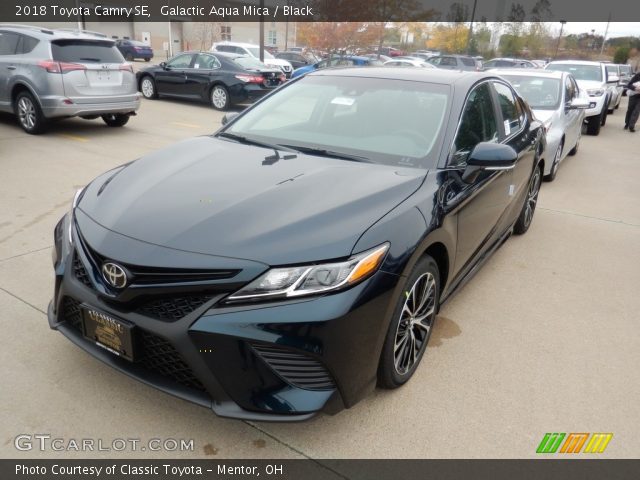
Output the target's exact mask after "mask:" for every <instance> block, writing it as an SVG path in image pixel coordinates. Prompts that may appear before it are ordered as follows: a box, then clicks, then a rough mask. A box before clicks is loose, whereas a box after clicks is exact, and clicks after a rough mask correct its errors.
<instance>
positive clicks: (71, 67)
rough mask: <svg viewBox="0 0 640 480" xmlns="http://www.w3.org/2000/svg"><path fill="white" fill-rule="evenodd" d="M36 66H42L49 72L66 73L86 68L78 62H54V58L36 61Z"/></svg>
mask: <svg viewBox="0 0 640 480" xmlns="http://www.w3.org/2000/svg"><path fill="white" fill-rule="evenodd" d="M38 66H39V67H42V68H44V69H45V70H46V71H47V72H49V73H67V72H73V71H75V70H86V69H87V67H85V66H84V65H81V64H80V63H69V62H56V61H54V60H42V61H40V62H38Z"/></svg>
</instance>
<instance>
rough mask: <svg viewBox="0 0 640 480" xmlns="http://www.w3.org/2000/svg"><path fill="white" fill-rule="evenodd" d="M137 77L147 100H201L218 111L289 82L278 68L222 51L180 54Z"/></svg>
mask: <svg viewBox="0 0 640 480" xmlns="http://www.w3.org/2000/svg"><path fill="white" fill-rule="evenodd" d="M136 78H137V84H138V88H139V90H140V91H141V92H142V95H144V97H145V98H158V96H160V95H166V96H169V97H178V98H185V99H193V100H202V101H205V102H208V103H210V104H211V106H212V107H213V108H215V109H216V110H226V109H227V108H229V107H230V106H231V105H235V104H238V103H245V102H253V101H255V100H257V99H258V98H260V97H262V96H264V95H266V94H267V93H269V92H271V91H272V90H274V89H275V88H277V87H278V86H280V85H281V84H282V83H283V82H285V81H286V78H285V76H284V73H282V71H281V70H280V69H278V68H273V67H267V66H266V65H264V64H263V63H261V62H260V61H259V60H257V59H255V58H253V57H249V56H247V55H237V54H233V53H222V52H215V53H214V52H184V53H180V54H178V55H176V56H175V57H173V58H172V59H171V60H169V61H168V62H166V63H165V62H162V63H161V64H160V65H156V66H153V67H149V68H145V69H144V70H141V71H139V72H138V73H137V74H136Z"/></svg>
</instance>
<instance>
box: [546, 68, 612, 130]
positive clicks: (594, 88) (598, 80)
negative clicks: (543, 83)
mask: <svg viewBox="0 0 640 480" xmlns="http://www.w3.org/2000/svg"><path fill="white" fill-rule="evenodd" d="M545 69H546V70H557V71H562V72H569V73H571V74H572V75H573V77H574V78H575V79H576V81H577V82H578V86H579V87H580V90H584V91H586V92H587V94H588V95H589V100H590V105H589V108H588V109H587V110H586V111H585V119H586V122H587V133H588V134H589V135H598V134H599V133H600V127H603V126H604V124H605V123H606V121H607V114H608V113H609V112H613V109H614V108H615V106H616V103H617V102H618V101H619V93H618V91H617V87H618V82H619V81H620V78H619V77H617V76H616V75H612V74H611V73H608V72H607V68H606V64H604V63H601V62H588V61H582V60H559V61H554V62H550V63H548V64H547V66H546V67H545Z"/></svg>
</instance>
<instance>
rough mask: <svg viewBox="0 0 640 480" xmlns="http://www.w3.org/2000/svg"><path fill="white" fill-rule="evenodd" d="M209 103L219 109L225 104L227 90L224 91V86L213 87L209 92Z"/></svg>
mask: <svg viewBox="0 0 640 480" xmlns="http://www.w3.org/2000/svg"><path fill="white" fill-rule="evenodd" d="M211 103H213V106H214V107H216V108H217V109H220V110H222V109H223V108H225V107H226V106H227V92H225V90H224V88H221V87H214V89H213V90H212V92H211Z"/></svg>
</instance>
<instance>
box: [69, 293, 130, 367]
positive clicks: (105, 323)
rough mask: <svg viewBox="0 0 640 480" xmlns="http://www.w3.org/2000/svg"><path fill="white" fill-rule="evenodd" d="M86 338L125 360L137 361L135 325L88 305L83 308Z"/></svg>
mask: <svg viewBox="0 0 640 480" xmlns="http://www.w3.org/2000/svg"><path fill="white" fill-rule="evenodd" d="M81 311H82V325H83V333H84V336H85V338H87V339H88V340H90V341H92V342H94V343H95V344H96V345H98V346H99V347H101V348H104V349H105V350H107V351H109V352H111V353H113V354H114V355H117V356H119V357H122V358H125V359H127V360H129V361H131V362H133V361H134V359H135V342H134V340H135V337H134V327H135V326H134V325H133V324H132V323H129V322H126V321H124V320H121V319H119V318H116V317H114V316H113V315H109V314H107V313H103V312H101V311H99V310H97V309H95V308H93V307H90V306H88V305H82V306H81Z"/></svg>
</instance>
